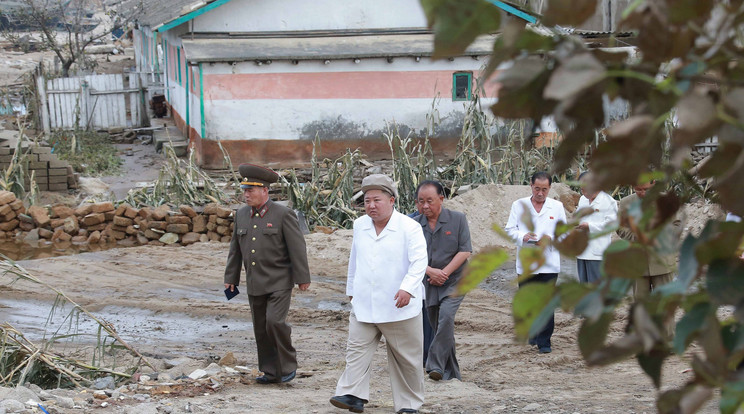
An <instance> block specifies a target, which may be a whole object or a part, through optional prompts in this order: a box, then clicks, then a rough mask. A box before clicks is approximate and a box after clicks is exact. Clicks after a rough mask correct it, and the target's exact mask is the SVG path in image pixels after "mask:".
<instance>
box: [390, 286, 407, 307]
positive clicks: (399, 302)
mask: <svg viewBox="0 0 744 414" xmlns="http://www.w3.org/2000/svg"><path fill="white" fill-rule="evenodd" d="M393 299H395V307H396V308H402V307H404V306H407V305H408V303H409V302H411V294H410V293H408V292H406V291H405V290H403V289H401V290H399V291H398V293H396V294H395V297H394V298H393Z"/></svg>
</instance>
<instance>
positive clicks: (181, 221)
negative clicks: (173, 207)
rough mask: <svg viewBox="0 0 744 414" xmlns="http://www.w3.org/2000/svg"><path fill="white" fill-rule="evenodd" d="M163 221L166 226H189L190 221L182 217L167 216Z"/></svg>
mask: <svg viewBox="0 0 744 414" xmlns="http://www.w3.org/2000/svg"><path fill="white" fill-rule="evenodd" d="M165 221H166V222H167V223H168V224H191V219H190V218H189V217H188V216H183V215H173V216H169V217H168V218H167V219H166V220H165Z"/></svg>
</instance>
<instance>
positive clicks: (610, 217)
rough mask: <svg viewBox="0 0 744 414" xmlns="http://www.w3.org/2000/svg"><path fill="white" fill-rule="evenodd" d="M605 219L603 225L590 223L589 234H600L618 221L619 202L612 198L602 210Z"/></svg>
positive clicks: (605, 203) (604, 203)
mask: <svg viewBox="0 0 744 414" xmlns="http://www.w3.org/2000/svg"><path fill="white" fill-rule="evenodd" d="M600 209H601V211H600V213H602V215H603V217H602V222H601V223H589V233H599V232H601V231H604V230H605V229H606V228H607V227H608V226H610V225H612V224H613V223H615V222H616V221H617V202H616V201H615V200H614V199H612V198H611V197H610V196H607V198H606V199H605V200H604V202H603V203H602V207H601V208H600Z"/></svg>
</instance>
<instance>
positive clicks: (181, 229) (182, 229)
mask: <svg viewBox="0 0 744 414" xmlns="http://www.w3.org/2000/svg"><path fill="white" fill-rule="evenodd" d="M165 231H167V232H168V233H176V234H186V233H188V232H189V225H188V224H169V225H168V226H166V227H165ZM161 241H162V240H161Z"/></svg>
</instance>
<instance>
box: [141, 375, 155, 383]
mask: <svg viewBox="0 0 744 414" xmlns="http://www.w3.org/2000/svg"><path fill="white" fill-rule="evenodd" d="M151 379H152V378H150V376H149V375H140V377H139V382H147V381H150V380H151Z"/></svg>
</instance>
